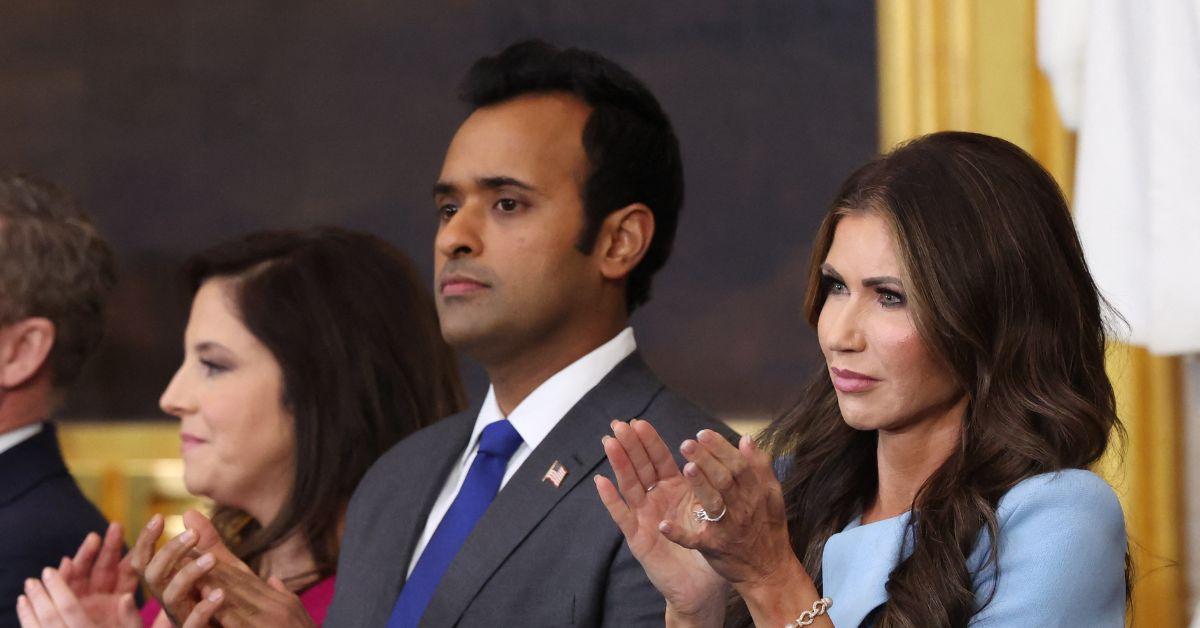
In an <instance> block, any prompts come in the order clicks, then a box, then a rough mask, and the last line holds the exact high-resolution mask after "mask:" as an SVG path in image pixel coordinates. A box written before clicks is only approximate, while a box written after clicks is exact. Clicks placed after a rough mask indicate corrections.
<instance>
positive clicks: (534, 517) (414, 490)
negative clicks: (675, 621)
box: [326, 353, 733, 628]
mask: <svg viewBox="0 0 1200 628" xmlns="http://www.w3.org/2000/svg"><path fill="white" fill-rule="evenodd" d="M478 411H479V408H478V407H476V408H472V409H471V410H469V411H467V412H463V413H460V414H456V415H454V416H451V417H449V418H446V419H444V420H442V421H440V422H438V423H437V424H435V425H433V426H430V427H427V428H425V429H423V430H421V431H420V432H417V433H416V434H413V435H412V436H410V437H408V438H406V439H404V440H403V441H401V442H400V443H398V444H397V445H396V446H395V447H393V448H392V449H391V450H389V451H388V452H387V453H386V454H384V456H383V457H382V458H380V459H379V461H378V462H376V463H375V465H374V466H373V467H371V470H370V471H369V472H368V473H367V475H366V477H364V478H363V481H362V483H360V484H359V486H358V489H357V490H356V491H355V493H354V498H353V499H352V500H351V502H350V509H349V512H348V514H347V517H346V530H345V536H344V540H343V543H342V549H341V556H340V558H339V560H338V573H337V593H336V595H335V596H334V600H333V604H332V606H331V607H330V609H329V615H328V616H327V618H326V625H328V626H334V627H341V626H355V627H357V626H369V627H371V628H376V627H379V626H383V625H385V624H386V622H387V619H388V617H389V616H390V615H391V612H392V607H393V606H395V603H396V598H397V596H398V595H399V594H400V589H401V587H403V586H404V580H405V577H406V571H407V568H408V563H409V560H410V559H411V558H412V552H413V549H414V547H415V545H416V543H417V539H418V537H419V536H420V534H421V531H422V529H423V527H424V525H425V520H426V518H427V517H428V515H429V510H430V508H432V506H433V502H434V500H435V499H436V498H437V495H438V493H439V492H440V491H441V488H442V484H443V483H444V481H445V478H446V476H447V475H448V473H449V470H450V466H451V465H453V464H455V463H456V462H457V461H458V459H459V455H460V454H461V453H462V451H463V450H464V449H465V448H466V446H467V440H468V439H469V438H470V435H471V429H472V427H473V426H474V423H475V418H476V416H477V415H478ZM631 418H643V419H646V420H648V421H650V422H651V423H653V424H654V426H655V428H657V429H658V431H659V433H660V434H662V436H663V438H664V439H665V440H666V441H667V443H668V444H669V445H671V446H672V447H675V446H677V445H678V444H679V443H680V442H682V441H683V440H684V439H686V438H690V437H693V436H694V435H695V434H696V432H697V431H699V430H700V429H702V428H710V429H714V430H717V431H719V432H721V433H723V434H726V435H727V436H730V437H732V435H733V432H732V431H731V430H729V428H727V427H726V426H725V425H723V424H721V423H719V422H718V421H716V420H714V419H713V418H711V417H709V416H708V415H707V414H705V413H704V412H703V411H701V410H699V409H698V408H696V407H695V406H693V405H692V404H690V403H688V402H687V401H686V400H684V399H683V398H681V397H679V396H677V395H675V394H674V393H672V392H671V391H669V390H667V389H666V388H664V387H663V385H662V383H661V382H659V381H658V378H657V377H655V376H654V374H653V373H652V372H651V371H650V369H649V368H648V367H647V366H646V364H645V362H643V361H642V359H641V357H640V356H639V355H638V354H637V353H634V354H633V355H631V356H629V357H628V358H626V359H625V360H624V361H622V362H621V363H620V364H618V365H617V367H616V368H614V369H613V370H612V372H610V373H609V374H608V376H607V377H605V378H604V380H603V381H601V382H600V383H599V384H597V385H596V387H595V388H593V389H592V390H591V391H590V392H588V393H587V394H586V395H585V396H584V397H583V398H582V399H581V400H580V401H579V403H578V404H576V405H575V407H573V408H572V409H571V410H570V411H569V412H568V413H567V414H566V415H565V416H564V417H563V418H562V420H561V421H560V422H559V423H558V425H557V426H555V427H554V429H553V430H552V431H551V432H550V434H549V435H547V436H546V439H545V440H543V441H542V443H541V444H540V445H538V447H537V448H536V449H535V450H534V451H533V452H532V453H531V454H530V456H529V458H528V459H527V460H526V461H525V463H524V464H522V465H521V467H520V469H518V470H517V472H516V474H514V475H513V477H512V478H511V479H510V480H509V481H508V483H507V484H505V486H504V488H503V489H502V490H501V491H500V493H499V494H498V495H497V496H496V499H495V501H493V502H492V504H491V506H490V507H489V508H488V510H487V512H486V513H484V515H483V517H482V518H481V519H480V520H479V523H478V524H476V526H475V529H474V531H473V532H472V533H471V536H470V537H469V538H468V539H467V541H466V542H465V543H464V545H463V547H462V549H461V550H460V551H459V553H458V555H457V556H456V557H455V559H454V561H453V562H452V563H451V564H450V567H449V569H448V570H447V571H446V574H445V575H444V576H443V578H442V581H441V583H440V584H439V586H438V589H437V591H436V592H435V593H434V596H433V599H432V600H431V601H430V603H429V606H428V608H427V609H426V611H425V616H424V618H423V619H422V622H421V625H422V626H439V627H440V626H455V625H459V626H572V625H577V626H661V625H662V622H663V612H664V610H665V609H664V604H663V599H662V596H661V595H659V593H658V592H657V591H656V590H655V589H654V587H653V586H652V585H651V584H650V582H649V580H647V579H646V575H645V573H644V572H643V571H642V568H641V566H640V565H638V563H637V560H635V559H634V558H633V556H632V555H631V554H630V553H629V548H628V546H626V545H625V542H624V539H623V538H622V536H621V533H620V531H619V530H618V529H617V527H616V525H615V524H613V522H612V519H611V518H609V515H608V511H607V510H605V508H604V505H603V504H602V503H601V502H600V498H599V496H598V495H597V494H596V487H595V485H594V483H593V482H592V481H591V477H592V476H593V475H595V474H603V475H605V476H607V477H609V478H612V468H611V467H610V466H609V464H608V461H607V459H606V458H605V455H604V449H603V448H602V447H601V444H600V439H601V437H603V436H604V435H605V434H608V433H610V430H609V423H610V422H611V421H612V420H613V419H623V420H628V419H631ZM555 460H558V461H560V462H561V463H562V464H563V465H564V466H565V467H566V468H567V469H568V471H569V473H568V475H567V476H566V479H565V480H564V481H563V483H562V485H561V486H560V487H558V488H555V487H554V485H553V484H551V483H549V482H544V481H542V477H543V476H544V475H545V473H546V471H547V469H549V468H550V466H551V464H553V463H554V461H555Z"/></svg>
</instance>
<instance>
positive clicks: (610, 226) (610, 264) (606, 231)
mask: <svg viewBox="0 0 1200 628" xmlns="http://www.w3.org/2000/svg"><path fill="white" fill-rule="evenodd" d="M653 238H654V213H653V212H651V211H650V208H649V207H646V206H645V205H643V204H642V203H634V204H632V205H626V206H625V207H622V208H621V209H618V210H617V211H615V212H613V213H611V214H609V215H608V216H607V217H606V218H605V219H604V223H603V224H601V225H600V233H599V234H598V235H597V237H596V247H595V249H593V252H594V253H595V254H596V255H597V256H598V259H599V262H600V273H601V274H603V275H604V278H605V279H613V280H616V279H624V278H625V277H627V276H629V273H631V272H633V269H634V268H635V267H636V266H637V265H638V262H641V261H642V258H643V257H645V256H646V251H647V250H649V248H650V241H651V240H652V239H653Z"/></svg>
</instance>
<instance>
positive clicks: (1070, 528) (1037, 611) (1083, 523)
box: [970, 469, 1126, 628]
mask: <svg viewBox="0 0 1200 628" xmlns="http://www.w3.org/2000/svg"><path fill="white" fill-rule="evenodd" d="M996 514H997V518H998V520H999V524H1000V536H999V553H998V559H999V574H998V577H997V573H996V571H995V569H992V568H991V567H990V566H986V567H985V566H984V565H983V562H984V557H985V555H986V552H987V547H988V542H987V540H986V535H984V541H983V542H981V543H980V544H979V546H978V547H977V548H976V550H975V552H974V553H973V554H972V557H971V558H972V560H971V565H972V567H973V568H974V570H975V574H976V575H975V592H976V597H977V599H978V600H979V603H980V604H983V603H984V602H985V601H987V599H988V597H989V595H990V596H991V600H990V601H989V602H987V604H986V606H984V607H983V609H982V610H981V611H980V612H978V613H976V614H975V616H974V617H973V618H972V620H971V622H970V625H971V626H972V627H973V628H998V627H1000V626H1095V627H1107V626H1112V627H1114V628H1119V627H1122V626H1124V625H1125V551H1126V536H1125V517H1124V515H1123V514H1122V512H1121V505H1120V503H1119V502H1118V501H1117V496H1116V494H1114V493H1113V490H1112V488H1111V487H1109V485H1108V483H1107V482H1105V481H1104V480H1102V479H1101V478H1100V477H1099V476H1097V475H1095V474H1093V473H1090V472H1088V471H1082V470H1076V469H1071V470H1066V471H1060V472H1057V473H1050V474H1045V475H1039V476H1035V477H1032V478H1029V479H1028V480H1025V481H1023V482H1021V483H1020V484H1018V485H1016V486H1015V487H1013V488H1012V490H1010V491H1009V492H1008V493H1007V494H1006V495H1005V496H1004V497H1003V498H1002V499H1001V500H1000V504H999V507H998V508H997V512H996ZM993 593H994V594H993Z"/></svg>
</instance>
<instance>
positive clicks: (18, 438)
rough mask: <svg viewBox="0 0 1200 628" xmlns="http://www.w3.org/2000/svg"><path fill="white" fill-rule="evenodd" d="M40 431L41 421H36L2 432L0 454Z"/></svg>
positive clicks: (0, 435)
mask: <svg viewBox="0 0 1200 628" xmlns="http://www.w3.org/2000/svg"><path fill="white" fill-rule="evenodd" d="M41 431H42V424H41V422H38V423H34V424H33V425H26V426H25V427H19V428H17V429H15V430H13V431H11V432H5V433H3V434H0V454H2V453H4V452H6V451H8V450H9V449H12V448H13V447H16V446H17V445H20V444H21V443H23V442H25V441H27V440H29V439H31V438H33V437H34V436H36V435H37V434H38V432H41Z"/></svg>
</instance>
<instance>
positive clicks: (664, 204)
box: [461, 40, 683, 312]
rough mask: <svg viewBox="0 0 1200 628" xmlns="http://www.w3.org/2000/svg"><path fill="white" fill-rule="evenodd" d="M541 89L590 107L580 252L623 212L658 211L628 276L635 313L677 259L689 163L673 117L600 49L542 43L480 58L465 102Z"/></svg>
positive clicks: (520, 45)
mask: <svg viewBox="0 0 1200 628" xmlns="http://www.w3.org/2000/svg"><path fill="white" fill-rule="evenodd" d="M539 92H567V93H569V94H572V95H574V96H576V97H578V98H579V99H580V100H582V101H584V102H586V103H587V104H588V105H589V106H590V107H591V108H592V112H591V114H590V115H589V116H588V121H587V124H586V126H584V129H583V148H584V151H585V153H586V154H587V158H588V162H589V165H590V167H591V172H590V173H589V175H588V179H587V181H586V182H585V183H584V186H583V190H582V196H583V208H584V214H585V222H584V230H583V233H582V234H581V236H580V238H579V243H578V247H579V249H580V250H581V251H584V252H587V251H590V250H591V249H592V247H593V246H595V244H596V237H597V236H598V235H599V231H600V225H601V224H602V223H603V222H604V219H605V218H606V217H608V215H609V214H611V213H612V212H614V211H616V210H618V209H620V208H622V207H626V206H628V205H630V204H633V203H644V204H645V205H646V206H647V207H649V208H650V211H651V212H653V213H654V225H655V233H654V237H653V239H652V240H651V241H650V247H649V249H648V250H647V251H646V256H645V257H644V258H643V259H642V261H641V263H639V264H638V265H637V267H636V268H634V269H633V272H631V273H630V275H629V280H628V287H627V292H626V306H627V307H628V309H629V311H630V312H632V311H633V310H634V309H636V308H637V307H638V306H639V305H641V304H643V303H645V302H646V301H648V300H649V299H650V282H651V279H652V278H653V276H654V273H656V272H658V270H659V269H660V268H662V267H663V265H664V264H666V263H667V258H669V257H670V256H671V244H672V242H673V241H674V240H675V228H676V225H677V224H678V222H679V210H680V208H681V207H682V205H683V160H682V159H681V158H680V155H679V140H678V139H676V137H675V131H674V130H673V129H672V127H671V120H670V119H669V118H667V114H666V113H665V112H663V109H662V107H661V106H660V105H659V104H658V100H656V99H655V98H654V95H653V94H651V93H650V90H649V89H647V88H646V85H645V84H644V83H642V82H641V81H640V80H638V79H637V77H635V76H634V75H633V74H630V73H629V71H628V70H626V69H625V68H623V67H621V66H619V65H617V64H616V63H614V62H613V61H611V60H609V59H606V58H604V57H602V56H600V55H599V54H596V53H595V52H590V51H587V50H580V49H578V48H567V49H565V50H563V49H560V48H557V47H555V46H552V45H550V44H548V43H546V42H544V41H540V40H529V41H523V42H520V43H516V44H513V45H511V46H509V47H508V48H505V49H504V50H502V51H501V52H500V53H499V54H497V55H495V56H491V57H484V58H482V59H479V60H478V61H476V62H475V64H474V65H473V66H471V69H470V71H469V72H468V73H467V76H466V79H465V80H464V81H463V84H462V89H461V98H462V99H463V101H465V102H466V103H467V104H469V105H470V106H471V107H472V109H478V108H480V107H486V106H488V105H492V104H496V103H500V102H504V101H506V100H510V99H512V98H516V97H517V96H522V95H525V94H531V93H539Z"/></svg>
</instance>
